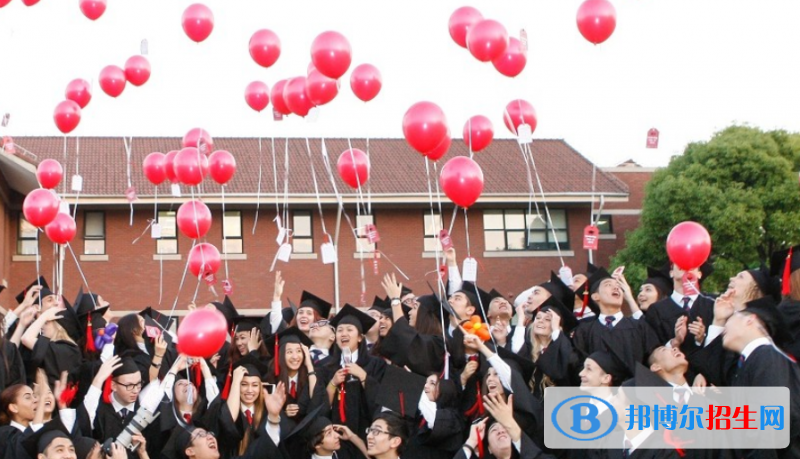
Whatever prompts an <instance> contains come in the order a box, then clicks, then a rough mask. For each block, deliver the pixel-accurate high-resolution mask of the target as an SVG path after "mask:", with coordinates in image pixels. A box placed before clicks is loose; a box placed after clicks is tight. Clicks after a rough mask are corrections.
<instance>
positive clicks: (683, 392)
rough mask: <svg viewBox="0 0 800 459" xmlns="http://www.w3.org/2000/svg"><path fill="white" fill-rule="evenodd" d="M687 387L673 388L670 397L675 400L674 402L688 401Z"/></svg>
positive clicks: (684, 402) (682, 402)
mask: <svg viewBox="0 0 800 459" xmlns="http://www.w3.org/2000/svg"><path fill="white" fill-rule="evenodd" d="M689 392H690V391H689V389H687V388H685V387H676V388H675V390H673V395H672V399H673V400H675V403H681V404H683V405H685V404H687V403H689Z"/></svg>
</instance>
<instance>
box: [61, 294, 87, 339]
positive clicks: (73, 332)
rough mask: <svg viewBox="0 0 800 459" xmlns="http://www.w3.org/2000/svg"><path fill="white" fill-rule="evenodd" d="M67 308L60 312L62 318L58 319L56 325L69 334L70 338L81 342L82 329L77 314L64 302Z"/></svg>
mask: <svg viewBox="0 0 800 459" xmlns="http://www.w3.org/2000/svg"><path fill="white" fill-rule="evenodd" d="M64 303H65V306H66V308H65V309H64V310H63V311H62V312H59V313H58V315H60V316H61V318H60V319H56V323H57V324H59V325H61V328H63V329H64V331H66V332H67V335H69V337H70V338H72V340H73V341H75V342H76V343H77V342H79V341H80V340H81V337H82V333H81V332H82V331H83V330H82V329H81V325H80V322H79V321H78V316H77V315H76V314H75V310H74V309H72V306H71V305H70V304H69V303H68V302H67V301H66V300H64Z"/></svg>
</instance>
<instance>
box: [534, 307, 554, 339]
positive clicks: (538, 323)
mask: <svg viewBox="0 0 800 459" xmlns="http://www.w3.org/2000/svg"><path fill="white" fill-rule="evenodd" d="M551 322H552V320H551V318H550V314H549V313H548V312H547V311H539V312H537V313H536V317H535V318H534V319H533V333H534V334H536V335H537V336H551V335H552V334H553V326H552V324H551Z"/></svg>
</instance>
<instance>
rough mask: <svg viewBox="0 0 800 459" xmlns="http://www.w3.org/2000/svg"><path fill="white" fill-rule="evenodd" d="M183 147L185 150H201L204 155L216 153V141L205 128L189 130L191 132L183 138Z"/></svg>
mask: <svg viewBox="0 0 800 459" xmlns="http://www.w3.org/2000/svg"><path fill="white" fill-rule="evenodd" d="M181 145H182V146H183V148H187V147H195V148H199V149H200V150H201V151H200V152H201V153H203V154H204V155H207V154H209V153H211V152H212V151H214V139H212V138H211V134H209V133H208V131H206V130H205V129H203V128H194V129H191V130H189V132H187V133H186V135H184V136H183V140H182V141H181Z"/></svg>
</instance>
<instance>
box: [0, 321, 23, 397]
mask: <svg viewBox="0 0 800 459" xmlns="http://www.w3.org/2000/svg"><path fill="white" fill-rule="evenodd" d="M24 382H25V366H24V364H23V362H22V355H21V354H20V353H19V349H18V348H17V346H15V345H14V343H12V342H11V341H9V340H7V339H6V337H5V334H4V332H3V330H2V328H0V392H2V391H3V389H5V388H6V387H9V386H13V385H15V384H22V383H24Z"/></svg>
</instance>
